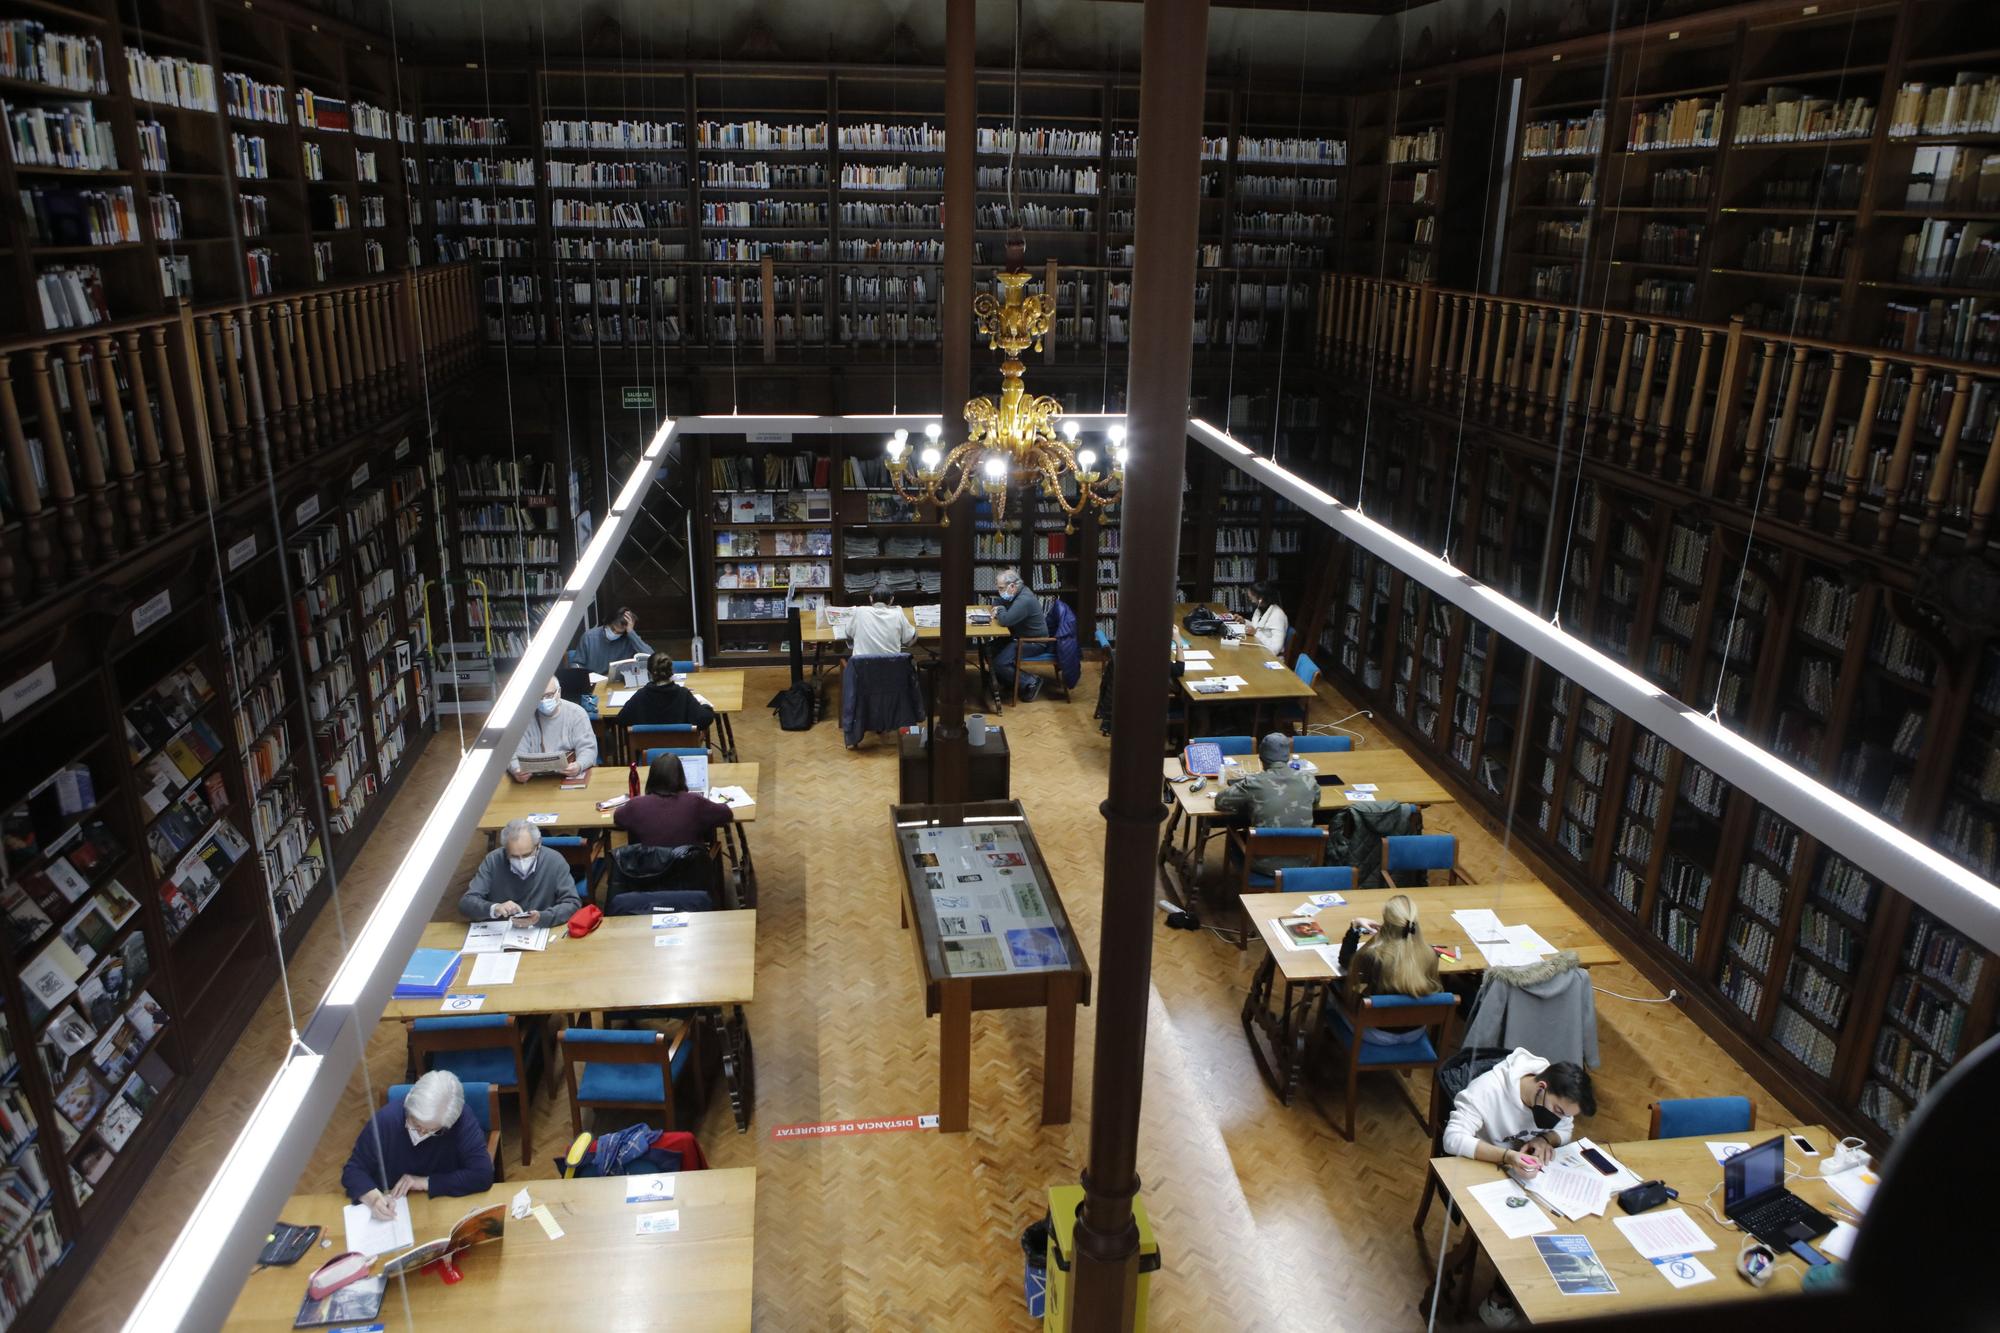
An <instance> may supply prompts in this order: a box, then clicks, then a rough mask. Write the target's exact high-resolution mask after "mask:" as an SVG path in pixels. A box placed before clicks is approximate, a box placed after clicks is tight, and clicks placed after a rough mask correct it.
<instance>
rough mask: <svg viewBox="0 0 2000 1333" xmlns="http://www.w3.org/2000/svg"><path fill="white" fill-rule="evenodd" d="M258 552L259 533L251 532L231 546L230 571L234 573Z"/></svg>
mask: <svg viewBox="0 0 2000 1333" xmlns="http://www.w3.org/2000/svg"><path fill="white" fill-rule="evenodd" d="M256 554H257V534H256V533H254V532H253V533H251V534H250V535H249V536H248V537H245V538H244V539H243V540H242V541H240V542H238V543H236V545H234V546H232V547H230V548H229V572H230V573H232V574H234V573H235V572H236V571H237V570H239V569H241V568H242V567H243V562H244V561H246V560H248V559H249V558H250V557H251V556H254V555H256Z"/></svg>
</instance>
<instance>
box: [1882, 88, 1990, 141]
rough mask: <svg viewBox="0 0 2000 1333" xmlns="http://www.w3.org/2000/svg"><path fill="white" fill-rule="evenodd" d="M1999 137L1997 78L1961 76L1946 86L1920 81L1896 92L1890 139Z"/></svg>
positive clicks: (1890, 119)
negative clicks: (1997, 134)
mask: <svg viewBox="0 0 2000 1333" xmlns="http://www.w3.org/2000/svg"><path fill="white" fill-rule="evenodd" d="M1995 133H2000V75H1994V74H1978V73H1973V72H1970V71H1967V72H1962V73H1960V74H1959V75H1958V76H1957V77H1955V78H1954V79H1953V80H1952V81H1951V82H1950V83H1948V84H1928V83H1924V82H1921V81H1917V82H1911V83H1906V84H1904V85H1903V86H1902V87H1901V88H1900V89H1898V90H1897V92H1896V102H1895V106H1894V108H1893V109H1892V110H1891V111H1890V113H1889V137H1890V138H1892V139H1900V138H1911V137H1914V136H1916V135H1920V134H1995Z"/></svg>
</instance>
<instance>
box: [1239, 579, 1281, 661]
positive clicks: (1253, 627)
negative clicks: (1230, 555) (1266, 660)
mask: <svg viewBox="0 0 2000 1333" xmlns="http://www.w3.org/2000/svg"><path fill="white" fill-rule="evenodd" d="M1248 593H1249V598H1250V610H1251V616H1250V632H1251V633H1252V634H1254V635H1256V636H1257V642H1259V643H1261V644H1263V645H1264V651H1265V652H1267V653H1270V654H1272V655H1273V656H1276V655H1277V654H1279V653H1282V652H1284V651H1285V635H1286V633H1287V632H1288V631H1289V630H1290V629H1291V621H1289V620H1288V619H1286V618H1285V609H1284V608H1283V607H1281V606H1279V605H1278V604H1277V602H1276V601H1274V600H1272V590H1271V585H1270V584H1269V583H1265V582H1262V581H1259V582H1257V583H1253V584H1251V585H1250V587H1249V589H1248Z"/></svg>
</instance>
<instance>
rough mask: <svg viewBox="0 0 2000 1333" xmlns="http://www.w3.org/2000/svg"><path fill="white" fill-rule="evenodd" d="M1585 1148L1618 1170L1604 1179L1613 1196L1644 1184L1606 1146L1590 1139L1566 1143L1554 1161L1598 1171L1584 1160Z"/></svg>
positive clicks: (1556, 1154) (1558, 1150)
mask: <svg viewBox="0 0 2000 1333" xmlns="http://www.w3.org/2000/svg"><path fill="white" fill-rule="evenodd" d="M1585 1148H1590V1149H1593V1150H1594V1151H1596V1152H1597V1153H1598V1154H1600V1155H1601V1156H1602V1157H1603V1158H1604V1160H1605V1161H1607V1162H1609V1163H1611V1165H1612V1166H1614V1167H1616V1168H1617V1170H1615V1171H1613V1172H1612V1173H1611V1174H1610V1175H1608V1176H1605V1177H1604V1184H1605V1186H1606V1188H1608V1189H1609V1190H1610V1191H1611V1192H1612V1193H1613V1194H1616V1193H1617V1192H1618V1191H1619V1190H1625V1189H1630V1188H1632V1186H1634V1185H1637V1184H1640V1183H1642V1182H1641V1181H1640V1179H1639V1173H1638V1172H1636V1171H1634V1170H1633V1169H1632V1168H1631V1167H1629V1166H1627V1165H1625V1163H1623V1162H1621V1161H1619V1160H1618V1159H1617V1158H1616V1157H1614V1156H1612V1155H1611V1152H1610V1150H1609V1149H1607V1148H1605V1147H1604V1145H1602V1144H1600V1143H1595V1142H1592V1141H1591V1140H1590V1139H1575V1140H1572V1141H1571V1142H1569V1143H1565V1144H1564V1145H1563V1146H1562V1147H1560V1148H1558V1149H1556V1151H1555V1157H1554V1158H1553V1159H1552V1160H1554V1161H1556V1162H1559V1163H1568V1162H1572V1161H1574V1162H1576V1163H1577V1165H1579V1166H1583V1167H1587V1168H1588V1169H1590V1170H1592V1171H1596V1170H1597V1168H1596V1167H1594V1166H1591V1165H1590V1163H1588V1162H1586V1161H1584V1160H1582V1159H1583V1150H1584V1149H1585ZM1600 1174H1601V1173H1600Z"/></svg>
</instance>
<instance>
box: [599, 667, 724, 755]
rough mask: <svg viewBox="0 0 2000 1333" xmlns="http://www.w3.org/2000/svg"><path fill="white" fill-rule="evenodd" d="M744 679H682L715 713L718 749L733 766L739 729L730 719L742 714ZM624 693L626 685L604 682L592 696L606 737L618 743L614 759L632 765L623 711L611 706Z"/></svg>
mask: <svg viewBox="0 0 2000 1333" xmlns="http://www.w3.org/2000/svg"><path fill="white" fill-rule="evenodd" d="M743 679H744V676H743V673H742V672H741V671H696V672H694V673H692V674H690V675H686V676H683V677H682V678H681V683H682V684H684V685H686V686H687V687H688V688H689V689H691V690H693V691H694V692H695V693H696V694H699V695H700V696H701V697H702V698H704V699H706V700H707V701H708V706H709V707H710V708H713V709H714V710H715V740H716V748H717V749H718V750H720V751H722V757H723V758H724V759H727V760H729V761H730V762H732V763H734V762H735V760H736V729H735V727H733V726H732V725H731V724H730V720H729V719H730V717H731V715H732V714H735V713H740V712H742V711H743ZM625 689H626V687H625V686H624V685H614V684H613V683H612V682H611V681H608V680H601V681H599V682H597V684H596V685H594V686H592V687H591V692H592V693H594V694H595V695H596V696H597V720H598V722H600V723H602V724H603V730H604V734H606V735H608V736H611V737H613V738H615V739H616V741H617V743H618V749H617V754H616V756H615V757H616V758H618V759H619V760H620V761H621V762H625V763H629V762H631V761H630V759H629V758H628V757H627V756H626V754H625V751H624V748H623V747H624V744H625V728H624V727H623V726H622V725H620V724H619V721H618V714H619V712H620V711H621V709H620V707H619V705H617V704H614V703H612V702H611V696H612V695H614V694H623V693H624V692H625Z"/></svg>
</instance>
